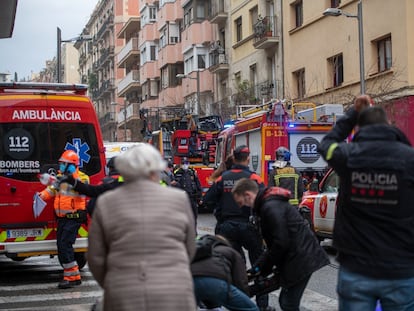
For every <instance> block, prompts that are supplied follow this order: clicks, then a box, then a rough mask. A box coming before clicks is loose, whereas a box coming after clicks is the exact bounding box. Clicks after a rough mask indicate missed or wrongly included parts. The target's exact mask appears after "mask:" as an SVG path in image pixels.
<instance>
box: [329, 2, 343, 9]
mask: <svg viewBox="0 0 414 311" xmlns="http://www.w3.org/2000/svg"><path fill="white" fill-rule="evenodd" d="M340 5H341V0H331V8H337V7H339V6H340Z"/></svg>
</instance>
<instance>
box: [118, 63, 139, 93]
mask: <svg viewBox="0 0 414 311" xmlns="http://www.w3.org/2000/svg"><path fill="white" fill-rule="evenodd" d="M140 86H141V84H140V82H139V70H135V69H134V70H131V71H130V72H129V73H128V74H127V75H126V76H125V78H123V79H122V80H121V81H120V82H119V83H118V96H119V97H123V96H125V95H126V93H127V92H128V91H130V90H132V89H134V88H139V87H140Z"/></svg>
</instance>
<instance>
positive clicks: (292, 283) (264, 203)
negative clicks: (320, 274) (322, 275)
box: [232, 178, 329, 311]
mask: <svg viewBox="0 0 414 311" xmlns="http://www.w3.org/2000/svg"><path fill="white" fill-rule="evenodd" d="M232 194H233V197H234V200H235V201H236V202H237V204H238V205H239V206H240V207H241V206H248V207H252V208H253V212H254V214H255V216H256V223H257V225H258V226H259V228H260V229H261V232H262V235H263V239H264V240H265V242H266V246H267V250H266V251H265V252H264V253H263V254H262V256H261V257H260V258H259V259H258V260H257V261H256V262H255V263H253V265H252V268H251V269H250V273H252V274H258V275H261V276H263V277H265V276H267V275H269V274H271V273H272V271H273V267H274V266H276V268H277V270H278V271H279V273H280V282H281V288H282V289H281V292H280V295H279V304H280V308H281V309H282V310H283V311H299V306H300V300H301V299H302V295H303V292H304V291H305V288H306V286H307V284H308V281H309V279H310V277H311V275H312V273H313V272H315V271H316V270H318V269H320V268H322V267H323V266H325V265H327V264H329V259H328V256H327V254H326V253H325V251H324V250H323V249H322V247H321V246H320V245H319V243H318V240H317V239H316V237H315V235H314V234H313V232H312V231H311V229H310V226H309V223H308V222H307V221H306V220H304V219H303V217H302V216H301V215H300V214H299V211H298V210H297V209H296V208H295V207H294V206H292V205H291V204H289V199H290V196H291V194H290V191H289V190H287V189H284V188H280V187H270V188H266V189H262V190H260V191H259V186H258V185H257V183H256V182H255V181H253V180H251V179H248V178H243V179H240V180H239V181H237V183H236V184H235V186H234V188H233V190H232Z"/></svg>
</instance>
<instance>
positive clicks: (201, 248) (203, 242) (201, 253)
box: [192, 234, 228, 262]
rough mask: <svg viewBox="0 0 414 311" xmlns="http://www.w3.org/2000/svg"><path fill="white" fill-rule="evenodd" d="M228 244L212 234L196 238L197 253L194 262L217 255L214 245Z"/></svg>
mask: <svg viewBox="0 0 414 311" xmlns="http://www.w3.org/2000/svg"><path fill="white" fill-rule="evenodd" d="M217 245H226V246H228V245H227V244H226V242H224V241H222V240H221V239H220V238H217V237H215V236H214V235H211V234H205V235H203V236H201V237H200V238H198V239H197V240H196V253H195V255H194V258H193V261H192V262H197V261H200V260H204V259H206V258H209V257H212V256H214V255H215V252H214V247H216V246H217Z"/></svg>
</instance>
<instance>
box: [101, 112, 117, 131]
mask: <svg viewBox="0 0 414 311" xmlns="http://www.w3.org/2000/svg"><path fill="white" fill-rule="evenodd" d="M110 123H116V113H115V112H107V113H106V114H105V115H104V116H103V117H101V118H99V124H100V125H101V127H102V128H103V127H105V126H107V125H108V124H110Z"/></svg>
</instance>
